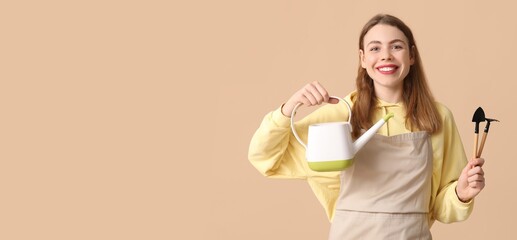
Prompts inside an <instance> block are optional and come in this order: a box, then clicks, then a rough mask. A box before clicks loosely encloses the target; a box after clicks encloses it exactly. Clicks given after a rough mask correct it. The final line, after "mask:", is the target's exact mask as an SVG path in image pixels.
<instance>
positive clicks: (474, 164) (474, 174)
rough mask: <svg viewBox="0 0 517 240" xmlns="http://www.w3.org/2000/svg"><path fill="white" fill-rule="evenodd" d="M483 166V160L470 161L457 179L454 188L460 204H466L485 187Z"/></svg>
mask: <svg viewBox="0 0 517 240" xmlns="http://www.w3.org/2000/svg"><path fill="white" fill-rule="evenodd" d="M483 164H485V159H483V158H474V159H471V160H470V161H469V162H468V163H467V166H465V168H463V171H462V172H461V175H460V178H459V179H458V185H457V186H456V194H457V195H458V198H459V199H460V201H462V202H468V201H470V200H471V199H473V198H474V197H475V196H477V195H478V194H479V192H481V190H483V188H484V187H485V172H483V168H482V167H483Z"/></svg>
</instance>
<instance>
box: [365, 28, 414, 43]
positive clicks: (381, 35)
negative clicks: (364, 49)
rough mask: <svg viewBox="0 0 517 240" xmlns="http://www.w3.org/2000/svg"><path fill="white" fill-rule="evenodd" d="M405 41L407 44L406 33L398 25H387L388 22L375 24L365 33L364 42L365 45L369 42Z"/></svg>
mask: <svg viewBox="0 0 517 240" xmlns="http://www.w3.org/2000/svg"><path fill="white" fill-rule="evenodd" d="M396 41H398V42H404V43H406V44H407V42H408V39H407V37H406V35H404V33H403V32H402V31H400V29H398V28H397V27H394V26H391V25H386V24H377V25H375V26H373V27H372V28H371V29H370V30H369V31H368V32H367V33H366V35H364V39H363V44H364V46H366V45H368V44H369V43H372V42H373V43H392V42H396Z"/></svg>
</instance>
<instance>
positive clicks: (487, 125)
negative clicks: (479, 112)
mask: <svg viewBox="0 0 517 240" xmlns="http://www.w3.org/2000/svg"><path fill="white" fill-rule="evenodd" d="M485 120H486V126H485V132H486V133H488V130H489V129H490V123H491V122H499V120H497V119H493V118H485Z"/></svg>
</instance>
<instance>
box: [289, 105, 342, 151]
mask: <svg viewBox="0 0 517 240" xmlns="http://www.w3.org/2000/svg"><path fill="white" fill-rule="evenodd" d="M330 98H335V99H337V100H340V101H343V102H344V103H345V104H346V107H347V108H348V121H347V122H350V119H352V108H351V107H350V104H348V102H347V101H346V100H345V99H343V98H340V97H336V96H330ZM301 105H302V103H298V104H296V106H295V107H294V109H293V112H292V113H291V131H292V132H293V135H294V137H295V138H296V140H298V142H299V143H300V144H301V145H302V146H303V147H304V148H305V149H307V144H305V143H304V142H303V141H302V139H300V137H299V136H298V133H297V132H296V129H295V128H294V116H295V115H296V110H298V107H300V106H301Z"/></svg>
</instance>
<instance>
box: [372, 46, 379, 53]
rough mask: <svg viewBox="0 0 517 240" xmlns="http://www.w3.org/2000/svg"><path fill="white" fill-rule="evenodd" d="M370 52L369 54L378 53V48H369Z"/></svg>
mask: <svg viewBox="0 0 517 240" xmlns="http://www.w3.org/2000/svg"><path fill="white" fill-rule="evenodd" d="M370 51H371V52H375V51H379V47H372V48H370Z"/></svg>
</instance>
